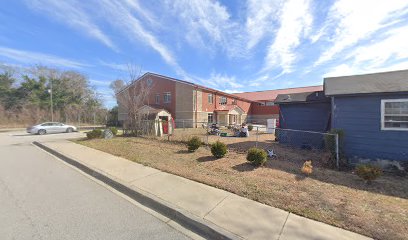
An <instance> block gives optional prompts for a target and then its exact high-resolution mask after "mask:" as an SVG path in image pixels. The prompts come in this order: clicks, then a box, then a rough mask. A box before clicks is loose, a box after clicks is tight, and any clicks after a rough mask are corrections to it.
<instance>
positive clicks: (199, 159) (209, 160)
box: [197, 156, 217, 162]
mask: <svg viewBox="0 0 408 240" xmlns="http://www.w3.org/2000/svg"><path fill="white" fill-rule="evenodd" d="M215 160H217V158H216V157H214V156H205V157H199V158H197V161H198V162H211V161H215Z"/></svg>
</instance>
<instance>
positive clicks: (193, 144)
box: [187, 136, 201, 152]
mask: <svg viewBox="0 0 408 240" xmlns="http://www.w3.org/2000/svg"><path fill="white" fill-rule="evenodd" d="M200 146H201V140H200V138H199V137H197V136H194V137H192V138H190V139H189V140H188V141H187V148H188V151H189V152H194V151H195V150H197V149H198V148H199V147H200Z"/></svg>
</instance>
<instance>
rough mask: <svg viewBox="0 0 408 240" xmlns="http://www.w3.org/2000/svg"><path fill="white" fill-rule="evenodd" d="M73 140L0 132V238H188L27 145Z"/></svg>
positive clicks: (54, 136) (55, 135)
mask: <svg viewBox="0 0 408 240" xmlns="http://www.w3.org/2000/svg"><path fill="white" fill-rule="evenodd" d="M78 136H80V134H79V133H71V134H54V135H45V136H32V135H27V134H25V133H24V132H20V133H15V132H14V133H13V132H6V133H0V238H1V239H189V238H188V237H186V236H185V235H184V234H183V233H181V232H179V231H177V230H175V229H174V228H172V227H170V226H169V225H168V224H166V223H165V222H163V221H162V220H160V219H159V218H156V217H154V216H153V215H151V214H149V213H147V212H146V211H144V210H143V209H141V208H139V207H138V206H136V205H134V204H132V203H131V202H129V201H127V200H126V199H124V198H123V197H121V196H119V195H117V194H115V193H114V192H112V191H110V190H108V189H107V188H105V187H104V186H101V185H100V184H98V183H96V182H94V181H93V180H91V179H89V178H88V177H86V176H84V175H83V174H81V173H79V172H78V171H76V170H75V169H72V168H71V167H69V166H67V165H65V164H64V163H62V162H61V161H58V160H57V159H55V158H54V157H53V156H51V155H49V154H47V153H46V152H44V151H42V150H40V149H38V148H37V147H35V146H33V145H31V142H32V141H35V140H38V139H39V138H41V140H42V141H44V140H45V141H53V140H55V139H59V138H76V137H78Z"/></svg>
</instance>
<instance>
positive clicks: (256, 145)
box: [255, 127, 259, 148]
mask: <svg viewBox="0 0 408 240" xmlns="http://www.w3.org/2000/svg"><path fill="white" fill-rule="evenodd" d="M258 133H259V127H256V142H255V147H256V148H258Z"/></svg>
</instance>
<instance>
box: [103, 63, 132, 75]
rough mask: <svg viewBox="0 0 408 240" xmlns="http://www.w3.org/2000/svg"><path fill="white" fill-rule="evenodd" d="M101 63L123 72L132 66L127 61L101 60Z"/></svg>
mask: <svg viewBox="0 0 408 240" xmlns="http://www.w3.org/2000/svg"><path fill="white" fill-rule="evenodd" d="M99 64H100V65H102V66H105V67H109V68H111V69H114V70H118V71H121V72H128V71H129V67H130V65H129V64H126V63H113V62H105V61H99Z"/></svg>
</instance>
